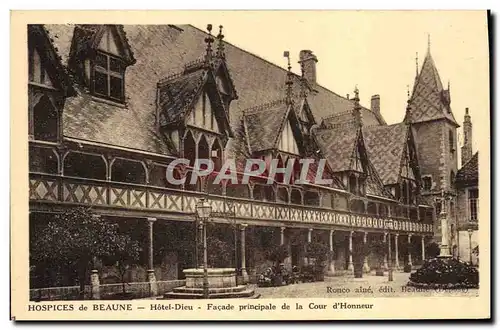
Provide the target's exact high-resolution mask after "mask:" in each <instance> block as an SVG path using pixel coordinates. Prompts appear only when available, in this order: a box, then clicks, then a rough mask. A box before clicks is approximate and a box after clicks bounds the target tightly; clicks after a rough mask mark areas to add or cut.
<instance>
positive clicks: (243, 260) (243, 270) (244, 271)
mask: <svg viewBox="0 0 500 330" xmlns="http://www.w3.org/2000/svg"><path fill="white" fill-rule="evenodd" d="M247 226H248V225H247V224H242V225H241V227H240V233H241V276H242V277H243V283H244V284H246V283H248V273H247V268H246V250H245V229H246V227H247Z"/></svg>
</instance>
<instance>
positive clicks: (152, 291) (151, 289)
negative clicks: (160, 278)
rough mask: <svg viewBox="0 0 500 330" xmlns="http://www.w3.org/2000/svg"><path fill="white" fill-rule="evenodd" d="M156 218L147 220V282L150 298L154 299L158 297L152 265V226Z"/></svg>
mask: <svg viewBox="0 0 500 330" xmlns="http://www.w3.org/2000/svg"><path fill="white" fill-rule="evenodd" d="M155 221H156V218H148V229H149V236H148V243H149V249H148V282H149V295H150V296H151V297H155V296H157V295H158V285H157V283H156V276H155V270H154V265H153V224H154V223H155Z"/></svg>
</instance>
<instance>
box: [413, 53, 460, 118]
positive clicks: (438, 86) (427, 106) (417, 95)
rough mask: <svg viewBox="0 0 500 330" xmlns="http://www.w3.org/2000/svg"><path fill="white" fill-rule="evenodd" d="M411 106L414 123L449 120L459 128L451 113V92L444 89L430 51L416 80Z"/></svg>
mask: <svg viewBox="0 0 500 330" xmlns="http://www.w3.org/2000/svg"><path fill="white" fill-rule="evenodd" d="M411 104H412V106H413V109H412V111H411V122H412V123H417V122H424V121H431V120H437V119H447V120H449V121H451V122H452V123H454V124H455V125H457V126H458V124H457V122H456V120H455V117H454V116H453V113H452V112H451V108H450V93H449V90H444V89H443V84H442V83H441V78H439V73H438V71H437V69H436V65H435V64H434V60H433V59H432V56H431V53H430V51H428V52H427V56H426V57H425V60H424V63H423V65H422V70H421V71H420V74H419V75H418V76H417V77H416V79H415V85H414V86H413V93H412V96H411Z"/></svg>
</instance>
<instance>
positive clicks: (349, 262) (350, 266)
mask: <svg viewBox="0 0 500 330" xmlns="http://www.w3.org/2000/svg"><path fill="white" fill-rule="evenodd" d="M353 234H354V232H353V231H350V232H349V261H348V263H347V270H348V271H349V272H354V264H353V262H352V235H353Z"/></svg>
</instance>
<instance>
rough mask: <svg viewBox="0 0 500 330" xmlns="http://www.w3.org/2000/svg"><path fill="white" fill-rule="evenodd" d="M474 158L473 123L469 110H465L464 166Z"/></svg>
mask: <svg viewBox="0 0 500 330" xmlns="http://www.w3.org/2000/svg"><path fill="white" fill-rule="evenodd" d="M471 158H472V122H471V120H470V115H469V108H465V116H464V145H463V146H462V166H464V164H465V163H467V162H468V161H469V160H470V159H471Z"/></svg>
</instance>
